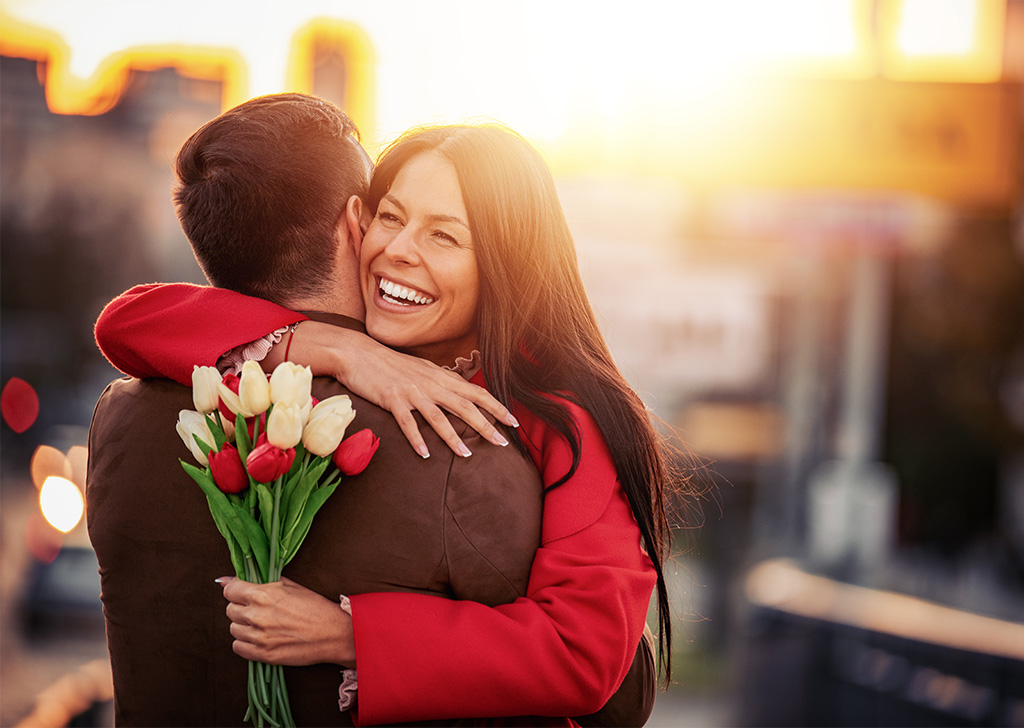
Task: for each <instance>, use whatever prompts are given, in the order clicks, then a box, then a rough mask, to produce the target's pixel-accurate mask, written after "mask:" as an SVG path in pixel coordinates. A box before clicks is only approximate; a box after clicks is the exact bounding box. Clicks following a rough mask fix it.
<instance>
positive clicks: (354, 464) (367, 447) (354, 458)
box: [331, 429, 380, 475]
mask: <svg viewBox="0 0 1024 728" xmlns="http://www.w3.org/2000/svg"><path fill="white" fill-rule="evenodd" d="M379 446H380V438H379V437H377V436H376V435H374V434H373V431H372V430H369V429H366V430H360V431H359V432H357V433H356V434H354V435H352V436H351V437H349V438H347V439H346V440H344V441H343V442H342V443H341V444H340V445H339V446H338V449H337V450H335V451H334V456H333V457H332V458H331V460H332V461H333V462H334V464H335V465H336V466H337V467H338V470H340V471H341V472H343V473H344V474H345V475H359V473H361V472H363V471H364V470H366V466H367V465H369V464H370V458H372V457H373V454H374V453H375V452H377V448H378V447H379Z"/></svg>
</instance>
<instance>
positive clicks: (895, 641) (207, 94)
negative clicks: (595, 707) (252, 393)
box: [0, 0, 1024, 726]
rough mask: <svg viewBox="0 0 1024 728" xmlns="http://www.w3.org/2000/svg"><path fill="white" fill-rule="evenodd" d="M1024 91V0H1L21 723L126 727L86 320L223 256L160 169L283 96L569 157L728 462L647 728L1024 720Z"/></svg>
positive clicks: (5, 691) (637, 382)
mask: <svg viewBox="0 0 1024 728" xmlns="http://www.w3.org/2000/svg"><path fill="white" fill-rule="evenodd" d="M284 5H287V7H283V6H284ZM1022 82H1024V1H1022V0H916V1H915V0H772V1H771V2H764V1H758V0H752V1H750V2H741V1H738V0H715V1H714V2H711V1H709V0H694V1H692V2H690V1H684V0H680V1H679V2H675V3H661V2H656V1H654V0H636V1H634V2H631V3H626V4H621V5H617V6H613V5H607V4H600V3H583V2H553V3H545V2H539V1H535V2H520V3H498V2H493V3H490V2H481V3H473V2H469V1H468V0H467V1H459V0H435V1H434V2H430V3H412V2H403V1H401V0H381V1H375V2H365V1H364V2H359V3H356V2H350V1H348V0H333V1H328V0H292V2H289V3H275V2H271V0H260V1H258V2H241V0H207V1H206V2H197V1H192V0H189V1H182V2H176V3H163V2H145V1H140V0H136V1H133V2H128V1H123V2H115V1H113V0H110V1H100V0H0V152H2V173H0V243H2V251H0V263H2V287H0V303H2V316H0V322H2V328H0V335H2V352H0V371H2V385H3V387H4V389H3V417H4V424H2V425H0V429H2V463H0V466H2V481H0V485H2V488H0V497H2V508H0V516H2V523H0V538H2V578H0V610H2V612H0V725H5V726H7V725H17V724H19V723H22V722H23V721H24V724H25V725H69V724H72V723H73V724H75V725H109V724H110V721H111V718H110V715H111V713H110V708H109V702H108V701H109V694H110V688H109V673H108V672H105V669H104V668H105V659H106V652H105V646H104V641H103V622H102V615H101V612H100V604H99V599H98V595H99V579H98V576H97V574H96V562H95V558H94V557H93V556H92V552H91V549H90V546H89V543H88V538H87V536H86V534H85V528H84V520H82V519H80V512H79V511H80V508H81V506H80V500H79V501H76V497H78V493H79V492H80V490H81V489H82V488H83V487H84V477H83V473H84V472H85V467H84V463H85V458H86V457H87V454H86V451H85V447H84V446H85V444H86V433H87V428H88V425H89V420H90V416H91V412H92V407H93V405H94V403H95V401H96V399H97V398H98V396H99V394H100V393H101V391H102V390H103V388H104V386H105V385H106V384H107V382H109V381H110V380H111V379H113V378H115V377H117V376H119V373H118V372H117V371H115V370H114V369H113V368H112V367H111V366H110V365H109V364H108V363H107V362H106V361H105V360H104V359H103V358H102V357H101V355H100V354H99V352H98V350H97V349H96V346H95V344H94V341H93V338H92V327H93V323H94V321H95V319H96V317H97V315H98V314H99V312H100V310H101V309H102V307H103V306H104V304H106V303H107V301H109V300H110V299H111V298H112V297H114V296H115V295H117V294H118V293H120V292H122V291H123V290H125V289H127V288H129V287H130V286H132V285H134V284H137V283H143V282H151V281H191V282H196V283H202V282H204V280H203V278H202V275H201V273H200V271H199V269H198V267H197V266H196V264H195V263H194V261H193V259H192V257H191V254H190V251H189V248H188V245H187V242H186V240H185V238H184V236H183V235H182V233H181V231H180V229H179V227H178V224H177V220H176V218H175V216H174V212H173V209H172V206H171V203H170V187H171V184H172V173H171V160H172V159H173V156H174V154H175V152H176V150H177V148H178V147H179V146H180V144H181V143H182V142H183V141H184V140H185V138H186V137H187V136H188V135H189V134H190V133H191V132H192V131H193V130H194V129H195V128H197V127H198V126H199V125H201V124H202V123H204V122H205V121H207V120H208V119H210V118H212V117H214V116H216V115H217V114H218V113H220V112H221V111H222V110H224V109H225V108H228V107H230V106H232V105H234V104H236V103H238V102H241V101H243V100H245V99H246V98H249V97H251V96H255V95H259V94H262V93H272V92H277V91H284V90H296V91H305V92H312V93H316V94H318V95H321V96H323V97H325V98H328V99H330V100H332V101H335V102H336V103H338V104H340V105H341V106H342V107H344V108H345V109H347V110H348V111H349V113H350V115H351V116H352V117H353V119H354V120H355V121H356V123H357V124H358V125H359V127H360V129H361V130H362V133H363V140H364V142H365V144H366V146H367V147H368V149H370V151H371V153H373V152H375V151H377V150H379V149H380V148H381V147H382V146H383V145H384V144H386V143H387V141H388V140H389V139H391V138H393V137H394V136H395V135H397V134H398V133H400V132H401V131H402V130H404V129H405V128H407V127H409V126H411V125H414V124H417V123H423V122H433V121H462V120H476V119H483V118H486V119H495V120H498V121H502V122H504V123H507V124H508V125H509V126H511V127H512V128H514V129H516V130H517V131H519V132H521V133H522V134H524V135H525V136H526V137H528V138H529V139H530V140H531V141H533V142H534V143H535V144H536V145H537V147H538V148H539V149H540V150H541V151H542V152H543V154H544V155H545V157H546V158H547V159H548V160H549V162H550V164H551V166H552V169H553V170H554V172H555V175H556V178H557V180H558V184H559V190H560V194H561V197H562V202H563V205H564V207H565V210H566V213H567V215H568V217H569V219H570V223H571V226H572V229H573V231H574V234H575V238H576V242H577V245H578V249H579V257H580V262H581V265H582V267H583V270H584V274H585V277H586V281H587V286H588V290H589V293H590V295H591V298H592V301H593V303H594V305H595V308H596V309H597V311H598V314H599V316H600V319H601V322H602V325H603V327H604V330H605V332H606V335H607V337H608V340H609V343H610V344H611V346H612V349H613V351H614V353H615V355H616V357H617V359H618V361H619V362H620V364H621V366H622V368H623V370H624V372H625V373H626V375H627V377H628V378H629V379H630V381H631V382H632V383H633V385H634V386H635V387H636V389H637V390H638V391H639V392H640V393H641V395H642V396H643V397H644V399H645V401H646V402H647V403H648V405H649V406H650V407H651V409H652V410H653V411H654V412H655V413H656V414H657V415H658V416H659V417H660V418H661V419H663V420H664V421H665V422H667V423H668V424H669V425H671V426H672V427H673V428H675V430H676V431H677V432H678V433H679V434H680V436H681V438H682V440H683V441H684V442H685V443H686V446H687V448H688V449H689V450H690V451H692V452H693V453H694V454H695V456H696V457H697V458H698V459H699V462H701V463H702V464H703V465H702V467H701V468H700V469H699V470H698V471H697V473H696V474H695V476H694V477H696V478H699V479H700V480H701V482H703V483H706V484H707V486H708V488H709V494H708V496H707V497H706V498H705V499H704V500H703V501H702V502H700V503H699V504H696V505H698V506H699V514H700V515H698V514H697V512H696V511H694V510H693V508H692V507H691V508H689V509H685V510H681V512H680V515H679V518H678V525H679V526H680V528H679V532H678V533H679V538H678V543H677V550H678V554H677V556H676V559H675V562H674V564H673V566H672V568H671V572H672V579H673V582H672V588H673V592H674V595H675V609H676V617H677V628H678V630H679V632H678V634H679V638H678V639H677V645H678V648H677V650H676V653H675V655H674V664H675V667H674V670H675V672H674V674H675V682H676V684H675V685H673V686H672V688H671V689H670V690H669V691H668V693H666V694H664V695H662V696H660V697H659V700H658V705H657V708H656V711H655V715H654V717H652V719H651V723H650V724H651V725H679V726H691V725H692V726H698V725H699V726H728V725H1016V726H1022V725H1024V218H1022V205H1021V203H1022V197H1021V185H1020V181H1021V172H1022V165H1021V161H1022V147H1021V138H1022V132H1024V104H1022V94H1021V84H1022ZM76 503H78V504H79V505H78V510H76V508H75V504H76ZM51 504H55V505H51ZM69 506H70V508H69ZM69 510H70V513H69V512H68V511H69ZM44 511H46V513H47V516H44Z"/></svg>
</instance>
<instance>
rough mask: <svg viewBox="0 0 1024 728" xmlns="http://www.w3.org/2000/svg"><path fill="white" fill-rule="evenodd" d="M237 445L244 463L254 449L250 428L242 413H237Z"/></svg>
mask: <svg viewBox="0 0 1024 728" xmlns="http://www.w3.org/2000/svg"><path fill="white" fill-rule="evenodd" d="M235 445H237V446H238V454H239V455H241V456H242V462H243V463H244V462H245V459H246V458H247V457H249V453H250V452H251V451H252V440H250V439H249V428H248V427H246V426H245V418H244V417H242V415H235Z"/></svg>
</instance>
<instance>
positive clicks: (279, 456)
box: [245, 433, 295, 483]
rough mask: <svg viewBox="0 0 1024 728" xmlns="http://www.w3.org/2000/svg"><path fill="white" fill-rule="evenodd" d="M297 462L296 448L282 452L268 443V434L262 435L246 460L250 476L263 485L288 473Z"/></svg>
mask: <svg viewBox="0 0 1024 728" xmlns="http://www.w3.org/2000/svg"><path fill="white" fill-rule="evenodd" d="M294 461H295V448H294V447H290V448H288V449H287V450H282V449H281V448H279V447H274V446H273V445H271V444H270V443H269V442H268V441H267V435H266V433H263V434H261V435H260V437H259V439H258V440H257V441H256V447H254V448H253V450H252V452H251V453H249V457H247V458H246V459H245V467H246V469H248V471H249V475H251V476H252V477H253V478H255V479H256V480H258V481H259V482H261V483H270V482H272V481H274V480H276V479H277V478H279V477H281V476H282V475H284V474H285V473H287V472H288V471H289V470H290V469H291V467H292V463H293V462H294Z"/></svg>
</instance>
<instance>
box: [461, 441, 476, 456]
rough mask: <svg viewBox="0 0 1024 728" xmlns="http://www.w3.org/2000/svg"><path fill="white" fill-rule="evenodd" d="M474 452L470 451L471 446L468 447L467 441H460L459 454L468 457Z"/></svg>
mask: <svg viewBox="0 0 1024 728" xmlns="http://www.w3.org/2000/svg"><path fill="white" fill-rule="evenodd" d="M472 454H473V453H472V452H470V450H469V448H468V447H466V443H464V442H460V443H459V455H461V456H462V457H464V458H468V457H469V456H470V455H472Z"/></svg>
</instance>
